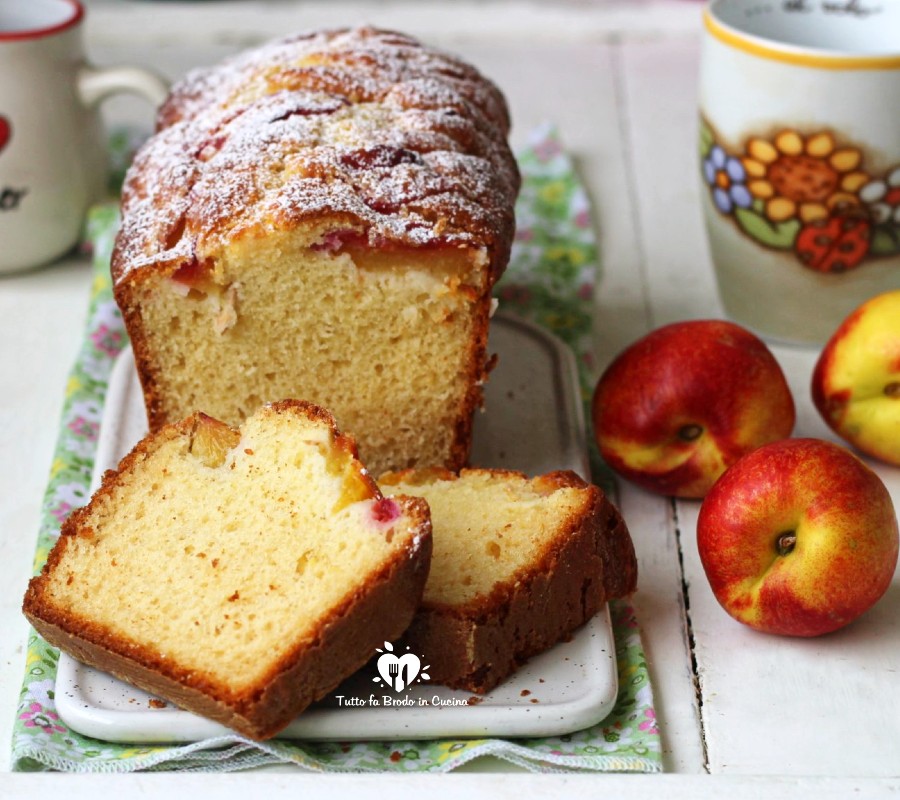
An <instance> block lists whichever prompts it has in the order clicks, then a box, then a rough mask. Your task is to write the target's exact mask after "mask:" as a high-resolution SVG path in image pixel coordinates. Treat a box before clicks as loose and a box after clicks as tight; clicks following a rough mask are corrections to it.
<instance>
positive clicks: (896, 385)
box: [884, 381, 900, 400]
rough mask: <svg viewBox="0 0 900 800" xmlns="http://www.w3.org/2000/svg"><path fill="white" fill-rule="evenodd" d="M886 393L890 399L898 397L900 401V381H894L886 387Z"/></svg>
mask: <svg viewBox="0 0 900 800" xmlns="http://www.w3.org/2000/svg"><path fill="white" fill-rule="evenodd" d="M884 393H885V394H886V395H887V396H888V397H896V398H897V399H898V400H900V381H893V382H892V383H889V384H888V385H887V386H885V387H884Z"/></svg>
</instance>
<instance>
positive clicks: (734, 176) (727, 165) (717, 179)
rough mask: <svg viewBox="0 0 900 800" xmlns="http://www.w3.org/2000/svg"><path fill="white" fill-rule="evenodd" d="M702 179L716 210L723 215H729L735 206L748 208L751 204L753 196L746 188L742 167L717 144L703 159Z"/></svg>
mask: <svg viewBox="0 0 900 800" xmlns="http://www.w3.org/2000/svg"><path fill="white" fill-rule="evenodd" d="M703 177H704V178H705V179H706V183H707V184H708V186H709V188H710V190H711V191H712V197H713V202H714V203H715V204H716V208H718V209H719V211H721V212H722V213H723V214H730V213H731V212H732V210H733V209H734V208H735V206H737V207H738V208H749V207H750V206H751V205H752V204H753V196H752V195H751V194H750V190H749V189H748V188H747V186H746V181H747V171H746V170H745V169H744V165H743V164H742V163H741V162H740V161H739V160H738V159H737V158H735V157H734V156H730V155H728V154H727V153H726V152H725V151H724V150H723V149H722V148H721V147H720V146H719V145H717V144H716V145H713V146H712V147H711V148H710V151H709V155H707V156H706V158H705V159H703Z"/></svg>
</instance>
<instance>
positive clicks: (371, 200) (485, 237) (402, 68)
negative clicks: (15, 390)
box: [113, 28, 519, 281]
mask: <svg viewBox="0 0 900 800" xmlns="http://www.w3.org/2000/svg"><path fill="white" fill-rule="evenodd" d="M508 127H509V118H508V112H507V109H506V105H505V102H504V100H503V97H502V95H501V94H500V92H499V91H498V90H497V88H496V87H495V86H494V85H493V84H492V83H490V82H489V81H487V80H486V79H485V78H483V77H482V76H481V75H480V74H479V73H478V72H476V71H475V70H474V69H473V68H472V67H470V66H468V65H466V64H464V63H462V62H460V61H458V60H457V59H455V58H453V57H451V56H449V55H447V54H444V53H441V52H438V51H435V50H432V49H428V48H425V47H423V46H421V45H420V44H418V43H417V42H415V41H414V40H412V39H410V38H408V37H406V36H403V35H401V34H397V33H391V32H386V31H376V30H373V29H371V28H359V29H354V30H344V31H325V32H319V33H312V34H301V35H299V36H295V37H292V38H291V39H287V40H283V41H279V42H274V43H270V44H268V45H265V46H263V47H261V48H259V49H256V50H252V51H248V52H246V53H243V54H241V55H239V56H237V57H236V58H234V59H232V60H230V61H228V62H225V63H224V64H222V65H220V66H218V67H214V68H211V69H206V70H198V71H195V72H192V73H190V74H188V75H187V76H186V77H185V79H184V80H183V81H182V82H181V83H180V84H178V85H177V86H176V87H175V88H174V89H173V92H172V95H171V97H170V98H169V99H168V100H167V102H166V103H165V104H164V105H163V107H162V108H161V109H160V112H159V117H158V132H157V134H156V135H155V136H154V137H153V138H152V139H151V140H150V141H149V142H148V143H147V144H146V145H145V147H144V148H143V149H142V150H141V152H140V153H139V154H138V156H137V158H136V159H135V164H134V166H133V167H132V169H131V170H130V172H129V175H128V178H127V180H126V185H125V190H124V193H123V225H122V230H121V232H120V235H119V239H118V240H117V246H116V254H115V257H114V265H113V272H114V278H115V279H116V280H117V281H119V280H121V278H122V276H123V275H126V274H129V273H131V272H132V271H133V270H134V269H136V268H139V267H141V266H146V265H152V264H159V263H163V264H166V265H167V268H168V265H171V264H173V263H174V264H177V263H178V262H179V261H184V260H190V259H200V260H202V259H204V258H206V257H208V256H209V255H210V254H212V253H214V252H215V251H217V250H218V249H220V248H221V247H222V246H224V245H226V244H227V243H228V242H229V241H231V240H233V239H234V238H236V237H239V236H242V235H247V234H249V233H253V232H261V233H265V232H266V231H270V230H292V229H294V228H295V227H297V226H299V225H302V224H303V223H305V222H309V223H315V224H321V223H322V222H328V224H329V225H330V226H331V227H334V228H340V229H344V230H353V231H357V232H359V233H361V234H362V235H364V236H366V237H368V240H369V242H370V243H371V244H373V245H379V244H382V243H384V242H395V243H399V244H403V245H407V246H426V245H433V244H448V245H466V246H473V247H480V248H485V249H487V250H488V251H489V252H490V253H491V256H492V262H493V265H494V272H495V276H494V277H496V275H497V273H498V272H499V270H500V269H502V267H503V266H504V265H505V263H506V260H507V258H508V252H509V246H510V242H511V239H512V232H513V224H514V223H513V214H512V208H513V203H514V201H515V195H516V193H517V191H518V186H519V176H518V171H517V169H516V165H515V161H514V159H513V157H512V155H511V153H510V151H509V148H508V145H507V142H506V135H507V133H508Z"/></svg>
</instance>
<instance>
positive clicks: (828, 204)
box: [700, 121, 900, 274]
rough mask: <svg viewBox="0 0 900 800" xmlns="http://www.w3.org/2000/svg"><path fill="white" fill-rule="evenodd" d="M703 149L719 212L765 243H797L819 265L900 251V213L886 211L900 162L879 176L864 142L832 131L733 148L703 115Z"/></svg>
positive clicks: (850, 263) (788, 134) (898, 182)
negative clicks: (845, 138) (859, 143)
mask: <svg viewBox="0 0 900 800" xmlns="http://www.w3.org/2000/svg"><path fill="white" fill-rule="evenodd" d="M700 154H701V161H702V167H701V169H702V172H703V177H704V180H705V181H706V183H707V185H708V186H709V189H710V193H711V199H712V200H713V204H714V205H715V207H716V209H717V210H718V212H719V213H720V214H724V215H729V216H732V217H733V218H734V220H735V222H736V223H737V225H738V227H739V228H740V229H741V230H742V231H743V232H744V233H745V234H747V235H748V236H749V237H750V238H751V239H753V240H755V241H757V242H758V243H759V244H761V245H763V246H765V247H770V248H773V249H780V250H792V251H793V252H794V254H795V256H796V258H797V259H798V261H799V262H800V263H801V264H802V265H803V266H805V267H807V268H809V269H811V270H814V271H816V272H821V273H831V274H834V273H842V272H847V271H848V270H851V269H855V268H857V267H859V266H860V264H862V263H863V261H865V260H867V259H870V258H876V257H878V256H889V255H894V254H896V253H898V252H900V214H894V213H892V212H893V208H889V209H887V210H888V212H889V213H886V206H888V205H889V203H885V199H886V198H887V199H888V200H889V201H890V200H893V194H895V193H900V168H898V167H896V166H895V167H894V168H893V169H892V170H891V171H889V172H888V173H887V174H886V175H885V176H883V177H881V176H873V175H871V174H870V173H869V172H868V171H867V170H866V169H865V166H864V161H865V154H864V152H863V149H862V148H861V147H858V146H855V145H852V144H843V143H841V142H840V140H839V138H838V137H837V136H836V135H835V134H834V133H833V132H832V131H827V130H825V131H813V132H811V133H809V134H804V133H803V132H801V131H797V130H793V129H785V130H782V131H780V132H778V133H777V134H775V135H774V136H773V137H771V138H765V137H762V136H751V137H750V138H749V139H748V140H747V141H746V143H745V146H744V151H743V152H737V153H729V152H728V150H727V148H726V147H725V146H724V145H723V144H721V143H720V142H719V141H717V137H716V135H715V133H714V132H713V129H712V128H711V126H709V125H708V124H707V123H706V122H705V121H701V128H700ZM876 189H877V191H876ZM894 190H896V192H895V191H894Z"/></svg>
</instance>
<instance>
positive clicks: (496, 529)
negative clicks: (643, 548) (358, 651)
mask: <svg viewBox="0 0 900 800" xmlns="http://www.w3.org/2000/svg"><path fill="white" fill-rule="evenodd" d="M379 483H380V485H381V486H382V489H383V490H385V491H387V490H391V491H397V492H400V493H403V494H411V495H418V496H420V497H424V498H425V499H426V500H427V501H428V504H429V506H430V508H431V520H432V525H433V556H432V563H431V572H430V574H429V577H428V582H427V583H426V585H425V594H424V597H423V599H422V605H421V606H420V608H419V611H418V613H417V614H416V616H415V618H414V619H413V622H412V624H411V625H410V627H409V630H408V631H407V632H406V636H405V637H404V643H405V644H407V645H409V647H410V649H411V650H412V651H413V652H415V653H416V654H418V655H420V656H422V657H423V658H424V659H425V663H427V664H430V669H429V670H428V674H429V675H430V677H431V679H432V680H433V681H435V682H437V683H442V684H445V685H447V686H450V687H452V688H455V689H467V690H469V691H473V692H479V693H481V692H487V691H489V690H490V689H492V688H493V687H494V686H496V685H497V684H498V683H500V681H502V680H503V679H504V678H506V677H507V676H508V675H509V674H510V673H511V672H513V671H514V670H515V669H516V668H517V667H518V666H519V665H520V664H521V663H522V662H523V661H525V660H526V659H527V658H529V657H530V656H534V655H537V654H538V653H540V652H542V651H544V650H547V649H548V648H550V647H551V646H552V645H554V644H555V643H557V642H559V641H561V640H563V639H565V638H567V637H568V636H569V635H570V634H571V633H572V632H573V631H574V630H575V629H576V628H578V627H579V626H580V625H582V624H583V623H584V622H586V621H587V620H588V619H590V617H592V616H593V615H594V614H595V613H596V612H597V611H599V610H600V609H601V608H602V607H603V604H604V603H605V602H606V601H607V600H610V599H612V598H616V597H623V596H624V595H627V594H630V593H631V592H633V591H634V589H635V585H636V582H637V562H636V559H635V554H634V547H633V545H632V542H631V537H630V535H629V533H628V529H627V528H626V527H625V523H624V522H623V520H622V517H621V516H620V514H619V512H618V511H617V510H616V509H615V507H614V506H613V505H612V504H611V503H610V502H609V501H608V500H607V499H606V497H605V496H604V494H603V492H602V491H601V490H600V489H599V488H598V487H596V486H593V485H590V484H587V483H585V482H584V481H582V480H581V478H579V477H578V476H577V475H576V474H575V473H574V472H553V473H550V474H548V475H543V476H541V477H538V478H534V479H532V480H529V479H528V478H527V477H526V476H525V475H523V474H521V473H519V472H511V471H505V470H486V469H466V470H462V472H461V473H460V474H459V476H457V475H455V474H453V473H450V472H448V471H446V470H406V471H403V472H400V473H392V474H387V475H385V476H383V477H382V479H381V480H380V481H379Z"/></svg>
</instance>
